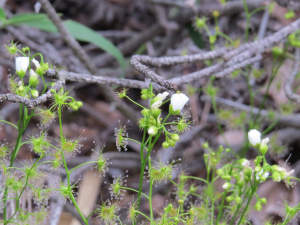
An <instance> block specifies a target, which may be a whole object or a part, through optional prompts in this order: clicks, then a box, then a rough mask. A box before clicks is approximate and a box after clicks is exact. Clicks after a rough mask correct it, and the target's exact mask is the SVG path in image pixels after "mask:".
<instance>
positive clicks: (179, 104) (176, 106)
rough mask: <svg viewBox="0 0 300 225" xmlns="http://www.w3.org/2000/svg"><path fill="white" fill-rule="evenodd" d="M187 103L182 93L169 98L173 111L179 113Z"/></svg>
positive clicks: (186, 97)
mask: <svg viewBox="0 0 300 225" xmlns="http://www.w3.org/2000/svg"><path fill="white" fill-rule="evenodd" d="M188 101H189V97H188V96H186V95H185V94H183V93H180V94H174V95H172V97H171V105H172V107H173V110H174V111H177V110H179V111H181V110H182V109H183V107H184V105H185V104H186V103H187V102H188Z"/></svg>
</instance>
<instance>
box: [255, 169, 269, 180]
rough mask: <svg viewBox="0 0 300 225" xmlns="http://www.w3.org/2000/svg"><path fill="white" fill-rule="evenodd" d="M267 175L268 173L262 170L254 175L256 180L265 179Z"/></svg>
mask: <svg viewBox="0 0 300 225" xmlns="http://www.w3.org/2000/svg"><path fill="white" fill-rule="evenodd" d="M269 175H270V173H269V172H265V173H264V170H261V171H260V172H259V173H257V174H256V180H259V179H260V178H261V177H265V178H267V177H268V176H269Z"/></svg>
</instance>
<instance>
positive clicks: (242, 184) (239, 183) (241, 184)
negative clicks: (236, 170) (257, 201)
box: [236, 179, 245, 188]
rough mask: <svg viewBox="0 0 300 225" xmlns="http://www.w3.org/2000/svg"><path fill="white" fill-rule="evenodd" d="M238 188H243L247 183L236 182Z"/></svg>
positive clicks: (239, 180)
mask: <svg viewBox="0 0 300 225" xmlns="http://www.w3.org/2000/svg"><path fill="white" fill-rule="evenodd" d="M236 184H237V186H239V188H242V187H243V186H244V184H245V182H244V181H243V180H242V179H238V180H237V182H236Z"/></svg>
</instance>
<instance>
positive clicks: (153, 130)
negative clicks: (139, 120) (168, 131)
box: [148, 126, 158, 136]
mask: <svg viewBox="0 0 300 225" xmlns="http://www.w3.org/2000/svg"><path fill="white" fill-rule="evenodd" d="M157 132H158V129H157V127H155V126H152V127H150V128H149V129H148V134H149V135H151V136H155V135H156V134H157Z"/></svg>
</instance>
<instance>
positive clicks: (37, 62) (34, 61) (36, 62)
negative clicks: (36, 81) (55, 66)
mask: <svg viewBox="0 0 300 225" xmlns="http://www.w3.org/2000/svg"><path fill="white" fill-rule="evenodd" d="M31 62H33V64H34V65H35V68H39V67H40V66H41V65H40V63H39V61H37V60H36V59H35V58H33V59H32V60H31Z"/></svg>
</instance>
